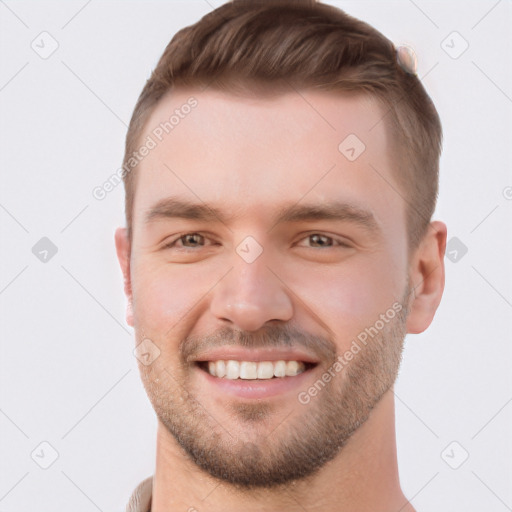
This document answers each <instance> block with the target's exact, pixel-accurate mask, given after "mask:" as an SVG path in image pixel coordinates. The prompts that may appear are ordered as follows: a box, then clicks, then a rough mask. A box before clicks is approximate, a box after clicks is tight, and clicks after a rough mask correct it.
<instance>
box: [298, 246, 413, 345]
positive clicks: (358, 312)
mask: <svg viewBox="0 0 512 512" xmlns="http://www.w3.org/2000/svg"><path fill="white" fill-rule="evenodd" d="M300 275H301V278H300V283H297V285H296V286H297V288H296V289H297V290H299V289H302V293H300V292H299V293H298V295H299V296H300V297H301V299H303V300H304V302H305V303H306V304H308V303H309V304H310V305H311V306H312V308H313V309H314V311H315V312H316V313H317V314H318V316H319V317H320V318H321V319H322V320H323V321H324V322H325V323H326V324H327V325H328V326H329V327H330V328H331V329H332V331H334V333H335V335H336V338H337V339H338V340H339V343H340V344H342V346H343V347H345V345H346V346H348V345H349V344H350V342H351V340H352V339H353V338H354V337H356V336H357V334H359V333H360V332H361V331H363V330H364V329H365V328H367V327H369V326H371V325H373V324H374V323H375V322H376V321H377V320H378V319H379V316H380V315H381V314H384V313H385V312H386V311H387V310H388V309H390V308H391V307H392V305H393V304H394V303H395V302H397V301H400V300H401V298H402V295H403V290H404V287H405V275H401V272H400V269H399V267H398V266H397V265H396V262H393V259H392V258H390V257H389V255H388V256H386V255H385V254H380V255H379V257H375V255H373V256H371V257H367V258H360V259H358V261H357V262H356V261H355V260H354V261H353V262H351V264H350V265H348V264H347V265H346V266H340V267H332V268H324V269H321V270H319V271H318V272H314V273H309V274H308V273H306V272H302V273H301V274H300Z"/></svg>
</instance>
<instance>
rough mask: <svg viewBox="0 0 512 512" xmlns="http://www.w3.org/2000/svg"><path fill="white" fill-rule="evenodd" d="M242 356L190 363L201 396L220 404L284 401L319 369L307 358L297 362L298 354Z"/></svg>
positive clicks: (296, 392)
mask: <svg viewBox="0 0 512 512" xmlns="http://www.w3.org/2000/svg"><path fill="white" fill-rule="evenodd" d="M243 355H245V356H246V357H245V358H243V356H242V354H237V355H234V354H224V358H223V359H220V358H218V357H214V356H210V357H205V358H204V359H202V360H196V361H194V365H195V367H196V368H197V370H198V376H199V377H200V382H201V384H200V386H201V387H202V390H203V392H204V393H205V394H206V395H209V396H211V397H212V398H215V399H218V400H221V401H223V400H225V399H227V398H229V397H231V398H236V399H244V400H250V401H252V400H263V399H269V398H271V397H274V398H276V397H281V398H283V399H285V398H288V397H290V396H291V394H295V395H297V394H298V393H299V392H300V391H301V390H304V389H307V387H308V386H309V385H310V381H311V380H312V377H311V374H312V372H313V371H314V369H315V368H316V367H317V366H319V362H317V361H312V360H307V359H308V358H307V357H304V359H306V360H304V359H299V357H300V356H299V355H298V354H293V355H292V354H288V355H286V354H268V353H267V354H258V355H257V356H256V355H254V354H252V357H251V354H243ZM226 356H228V357H226ZM229 356H231V357H229ZM265 356H266V357H265ZM235 357H237V358H236V359H235ZM270 357H273V358H272V359H271V358H270Z"/></svg>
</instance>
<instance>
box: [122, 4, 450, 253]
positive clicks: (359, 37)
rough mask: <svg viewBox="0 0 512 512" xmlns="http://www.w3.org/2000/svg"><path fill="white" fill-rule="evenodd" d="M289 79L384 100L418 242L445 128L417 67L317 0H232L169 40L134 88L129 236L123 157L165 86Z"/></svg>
mask: <svg viewBox="0 0 512 512" xmlns="http://www.w3.org/2000/svg"><path fill="white" fill-rule="evenodd" d="M286 86H288V89H289V87H290V86H291V87H293V88H295V89H297V90H298V89H302V90H304V89H312V90H322V91H333V92H336V91H340V92H345V93H349V92H356V93H362V94H368V95H370V96H372V97H375V98H377V99H378V100H379V101H380V102H381V104H382V105H383V107H384V110H385V115H384V118H383V122H385V123H386V126H387V127H388V128H389V129H390V130H392V133H393V137H392V145H393V148H392V149H393V152H392V154H393V156H394V158H393V163H394V164H395V165H396V172H395V176H396V178H397V180H398V182H399V184H400V186H401V189H402V192H403V193H402V192H400V191H397V192H398V193H399V194H401V195H402V196H403V197H404V199H405V200H406V202H407V231H408V238H409V240H408V242H409V248H410V249H411V248H415V247H416V246H417V245H418V243H419V241H420V240H421V239H422V237H423V235H424V234H425V231H426V229H427V226H428V224H429V222H430V219H431V217H432V214H433V212H434V209H435V204H436V200H437V194H438V181H439V178H438V175H439V157H440V153H441V143H442V129H441V122H440V120H439V116H438V114H437V111H436V109H435V107H434V104H433V103H432V101H431V99H430V97H429V96H428V94H427V93H426V91H425V89H424V87H423V85H422V84H421V82H420V80H419V79H418V77H417V76H416V75H415V73H414V72H411V70H410V69H409V70H407V69H404V68H403V67H402V66H401V65H400V63H399V61H398V59H397V48H396V47H395V46H394V45H393V43H392V42H391V41H390V40H389V39H387V38H386V37H385V36H384V35H382V34H381V33H380V32H379V31H377V30H376V29H374V28H373V27H371V26H370V25H368V24H367V23H364V22H362V21H360V20H357V19H355V18H353V17H352V16H349V15H347V14H346V13H345V12H343V11H342V10H341V9H338V8H335V7H333V6H330V5H326V4H323V3H321V2H315V1H314V0H273V1H268V0H232V1H230V2H228V3H226V4H223V5H222V6H220V7H219V8H217V9H215V10H214V11H212V12H211V13H209V14H207V15H206V16H204V17H203V18H202V19H201V20H200V21H198V22H197V23H195V24H194V25H191V26H189V27H186V28H183V29H182V30H180V31H179V32H178V33H177V34H176V35H175V36H174V37H173V38H172V40H171V41H170V43H169V44H168V46H167V48H166V49H165V51H164V53H163V55H162V56H161V58H160V60H159V62H158V64H157V66H156V68H155V70H154V71H153V73H152V75H151V77H150V78H149V79H148V81H147V82H146V85H145V86H144V88H143V90H142V92H141V94H140V97H139V99H138V101H137V104H136V106H135V109H134V112H133V115H132V118H131V121H130V126H129V128H128V133H127V135H126V150H125V156H124V161H123V169H124V172H123V179H124V183H125V189H126V202H125V210H126V220H127V227H128V231H129V233H130V236H131V227H132V210H133V198H134V188H135V177H136V173H135V170H136V169H135V168H134V169H133V171H131V172H126V171H127V169H128V167H127V162H128V161H129V159H130V156H131V155H132V153H133V152H134V151H135V149H136V147H137V144H138V143H139V139H140V137H141V135H142V132H143V130H144V128H145V125H146V124H147V121H148V119H149V117H150V115H151V113H152V112H153V111H154V109H155V107H156V105H157V103H158V102H159V100H160V99H161V98H162V97H163V96H164V95H165V94H166V93H168V92H169V91H171V90H173V89H175V88H178V87H184V88H187V87H190V88H196V87H203V88H204V87H213V88H216V89H218V90H221V91H224V92H232V93H243V91H246V92H248V93H249V92H252V93H255V92H256V93H261V94H263V93H264V92H265V91H266V92H269V91H274V93H275V94H278V93H279V91H282V90H283V88H285V87H286ZM340 142H341V141H340ZM390 149H391V148H390ZM374 170H375V171H376V172H378V169H374ZM383 186H385V184H384V183H383Z"/></svg>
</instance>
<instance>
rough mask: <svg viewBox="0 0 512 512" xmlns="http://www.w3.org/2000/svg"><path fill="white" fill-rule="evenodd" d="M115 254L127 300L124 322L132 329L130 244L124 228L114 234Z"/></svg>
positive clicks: (118, 229)
mask: <svg viewBox="0 0 512 512" xmlns="http://www.w3.org/2000/svg"><path fill="white" fill-rule="evenodd" d="M115 243H116V252H117V259H118V261H119V265H120V267H121V272H122V273H123V279H124V294H125V295H126V299H127V300H128V305H127V307H126V322H127V323H128V325H130V326H132V327H133V308H132V283H131V274H130V255H131V242H130V239H129V238H128V230H127V229H126V228H117V229H116V234H115Z"/></svg>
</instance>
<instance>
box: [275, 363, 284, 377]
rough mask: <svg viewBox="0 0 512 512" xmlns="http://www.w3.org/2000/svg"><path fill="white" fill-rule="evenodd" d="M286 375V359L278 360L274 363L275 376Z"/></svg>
mask: <svg viewBox="0 0 512 512" xmlns="http://www.w3.org/2000/svg"><path fill="white" fill-rule="evenodd" d="M285 376H286V361H276V362H275V363H274V377H285Z"/></svg>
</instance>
